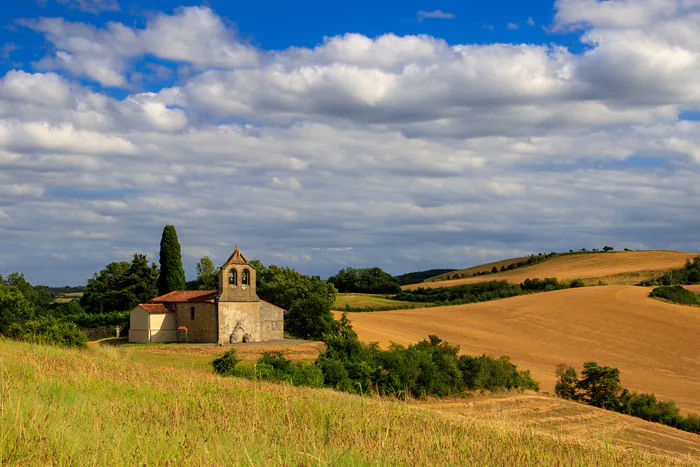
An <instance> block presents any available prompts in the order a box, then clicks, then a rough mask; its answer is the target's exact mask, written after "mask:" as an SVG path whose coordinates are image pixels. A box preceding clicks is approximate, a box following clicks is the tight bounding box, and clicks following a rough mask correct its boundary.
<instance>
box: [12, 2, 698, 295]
mask: <svg viewBox="0 0 700 467" xmlns="http://www.w3.org/2000/svg"><path fill="white" fill-rule="evenodd" d="M557 6H558V13H557V17H556V20H555V24H556V27H558V28H560V29H570V28H574V29H576V30H578V31H579V32H580V34H581V40H582V41H584V42H585V44H586V45H587V47H586V49H585V52H583V53H580V54H574V53H571V52H570V51H569V50H567V49H566V48H563V47H558V46H556V45H548V46H536V45H529V44H486V45H478V44H448V43H447V42H446V41H444V40H442V39H439V38H435V37H429V36H397V35H395V34H385V35H380V36H377V37H372V38H370V37H366V36H363V35H360V34H344V35H340V36H335V37H328V38H325V39H323V40H322V41H320V43H319V44H318V45H317V46H315V47H308V48H307V47H294V48H289V49H285V50H278V51H270V52H265V51H262V50H257V49H255V48H253V47H251V46H249V45H247V44H245V43H243V42H242V41H241V40H240V39H238V37H237V36H236V35H235V34H234V33H233V32H232V31H231V30H230V28H228V27H226V26H225V25H224V22H223V20H222V19H220V18H219V17H218V16H216V15H215V14H214V13H213V12H212V11H211V10H210V9H207V8H185V9H179V10H177V11H176V12H175V14H173V15H163V14H156V15H155V16H153V17H152V18H151V19H149V20H148V21H147V22H146V23H145V27H143V28H132V27H127V26H125V25H122V24H117V23H108V24H107V25H106V26H105V27H104V28H95V27H93V26H88V25H84V24H80V23H68V22H65V21H63V20H56V19H43V20H39V21H38V22H34V23H26V24H30V25H31V26H32V27H34V28H35V29H37V30H38V31H41V32H42V33H43V34H45V36H46V38H47V40H49V41H50V42H51V43H53V45H54V46H55V47H56V50H55V52H52V53H51V55H50V56H48V57H47V58H46V59H45V60H44V61H43V62H42V65H43V66H44V67H50V68H53V69H54V71H52V72H48V71H46V72H43V73H42V72H33V73H32V72H29V71H28V70H13V71H10V72H8V73H6V74H5V75H4V76H3V77H2V78H0V206H1V207H2V208H1V210H0V232H1V233H0V258H2V265H3V266H2V267H3V268H4V270H3V271H0V272H2V273H4V272H8V271H11V270H13V269H22V270H24V271H25V272H27V274H28V276H29V277H30V279H32V280H35V281H38V282H48V283H50V284H53V285H65V284H62V283H61V284H56V283H55V280H56V279H55V277H56V276H55V274H53V273H52V268H54V269H55V270H60V271H61V272H62V275H61V276H60V277H61V279H60V280H61V281H65V282H67V283H73V284H75V283H79V282H80V281H82V280H84V279H86V278H87V277H89V276H90V275H91V274H92V272H94V271H96V270H98V269H99V268H101V267H103V266H104V264H106V263H107V262H108V261H112V260H115V259H128V258H129V256H130V254H131V253H132V252H135V251H143V252H147V253H149V254H151V255H153V254H155V253H156V250H157V242H158V239H159V236H160V233H161V231H162V226H163V225H165V224H171V223H172V224H174V225H176V227H177V228H178V233H179V236H180V241H181V243H182V244H183V251H186V252H187V255H186V262H187V263H186V267H187V269H188V272H193V270H194V263H195V261H196V257H197V255H200V254H204V253H205V252H206V254H208V255H210V256H215V257H217V258H226V257H228V254H230V251H231V249H232V247H233V245H234V244H235V243H240V244H241V246H242V247H243V249H244V251H245V252H246V254H247V256H248V257H251V258H252V257H258V258H260V259H262V260H263V261H264V262H266V263H269V262H284V263H288V264H290V265H292V266H295V267H297V268H299V269H301V270H302V271H304V272H307V273H313V274H321V275H327V274H331V273H335V272H336V271H337V270H338V269H339V268H340V267H344V266H345V265H353V266H374V265H378V266H382V267H385V268H387V269H389V270H390V271H391V272H394V273H400V272H405V271H408V270H416V269H423V268H429V267H448V266H454V267H461V266H465V265H467V264H474V263H475V262H477V261H479V262H481V261H487V260H490V259H497V258H499V257H501V256H519V255H522V254H526V253H530V252H537V251H552V250H568V249H569V248H575V249H578V248H581V247H586V248H593V247H600V246H601V245H603V244H605V243H608V244H609V243H615V244H618V245H630V247H637V248H646V247H659V248H671V249H681V250H694V251H698V250H700V243H698V242H697V241H694V240H693V239H692V238H689V237H688V236H687V235H686V234H685V232H688V231H697V230H698V228H699V227H700V224H698V221H697V216H696V215H695V213H696V208H695V207H696V206H697V205H698V204H699V203H700V188H698V185H697V183H696V182H697V178H698V175H700V136H699V135H700V123H698V122H692V121H679V119H678V114H679V112H681V111H698V110H700V87H699V85H698V84H697V79H696V77H697V76H698V75H699V74H700V37H699V35H700V33H699V32H698V31H700V27H698V26H700V16H698V15H695V14H694V13H693V11H694V2H690V1H684V2H680V1H679V2H671V1H662V0H656V1H652V0H640V1H639V2H627V1H621V0H611V1H609V2H588V1H585V0H579V1H573V0H567V1H560V2H558V3H557ZM528 24H529V22H528ZM148 55H153V56H156V57H158V58H159V59H161V60H168V61H174V62H178V63H180V64H182V65H183V70H186V71H183V70H181V71H180V72H179V73H178V76H179V78H178V84H177V85H174V86H172V87H169V88H164V89H157V88H156V87H155V85H154V84H153V82H149V83H150V86H149V89H151V88H152V89H154V90H153V92H134V91H132V92H131V93H130V94H128V95H126V96H125V97H120V98H118V99H117V98H115V97H110V96H109V95H108V94H106V93H104V92H101V91H95V90H93V89H90V88H89V87H86V86H83V85H81V84H79V83H77V82H74V81H71V80H70V77H68V76H66V74H68V75H71V74H72V75H75V76H80V77H86V76H87V77H90V78H91V79H93V80H97V81H99V82H101V83H102V84H103V85H105V86H129V85H130V84H131V83H130V82H132V81H134V77H133V75H131V74H130V73H131V71H132V67H133V63H134V61H135V60H139V59H140V58H142V57H145V56H148ZM146 71H147V70H142V69H141V68H139V69H138V70H137V72H146ZM161 72H162V70H161ZM157 73H159V71H157V70H156V71H154V74H157ZM166 73H167V72H166ZM163 76H165V75H163ZM142 78H143V77H142ZM156 78H157V77H156ZM142 82H145V81H142ZM156 82H157V81H156ZM203 232H204V234H203ZM345 245H352V247H347V246H345ZM52 254H56V255H66V256H67V257H68V258H70V259H71V266H72V267H71V269H70V271H66V270H65V264H64V263H63V262H62V260H61V262H60V263H59V260H60V258H59V257H57V256H51V255H52ZM51 258H55V261H56V262H53V260H52V259H51ZM151 259H156V258H155V257H152V258H151ZM40 262H41V264H42V266H41V268H35V269H31V267H30V266H27V265H28V264H39V263H40Z"/></svg>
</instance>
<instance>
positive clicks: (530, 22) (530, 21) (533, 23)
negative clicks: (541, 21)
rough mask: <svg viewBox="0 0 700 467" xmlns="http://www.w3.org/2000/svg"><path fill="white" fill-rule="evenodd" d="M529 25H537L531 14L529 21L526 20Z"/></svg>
mask: <svg viewBox="0 0 700 467" xmlns="http://www.w3.org/2000/svg"><path fill="white" fill-rule="evenodd" d="M526 23H527V25H528V26H534V25H535V20H534V19H532V16H530V17H529V18H528V19H527V21H526Z"/></svg>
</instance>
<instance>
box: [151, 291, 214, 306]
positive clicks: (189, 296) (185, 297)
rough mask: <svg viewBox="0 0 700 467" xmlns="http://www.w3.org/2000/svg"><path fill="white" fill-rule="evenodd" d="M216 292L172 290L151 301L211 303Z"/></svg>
mask: <svg viewBox="0 0 700 467" xmlns="http://www.w3.org/2000/svg"><path fill="white" fill-rule="evenodd" d="M217 293H218V291H217V290H174V291H172V292H170V293H166V294H165V295H161V296H160V297H156V298H154V299H153V300H151V301H152V302H154V303H182V302H213V301H214V298H216V294H217Z"/></svg>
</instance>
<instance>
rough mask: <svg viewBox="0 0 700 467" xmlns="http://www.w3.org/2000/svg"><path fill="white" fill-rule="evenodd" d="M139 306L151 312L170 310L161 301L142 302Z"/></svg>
mask: <svg viewBox="0 0 700 467" xmlns="http://www.w3.org/2000/svg"><path fill="white" fill-rule="evenodd" d="M139 306H140V307H141V308H143V309H144V310H146V311H147V312H149V313H167V312H168V311H170V310H168V309H167V308H166V307H165V305H161V304H160V303H142V304H141V305H139Z"/></svg>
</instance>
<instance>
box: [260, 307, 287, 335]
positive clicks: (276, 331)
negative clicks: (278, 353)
mask: <svg viewBox="0 0 700 467" xmlns="http://www.w3.org/2000/svg"><path fill="white" fill-rule="evenodd" d="M280 339H284V312H283V311H282V309H281V308H278V307H276V306H274V305H271V304H269V303H266V302H262V301H261V302H260V340H262V341H274V340H280Z"/></svg>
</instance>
